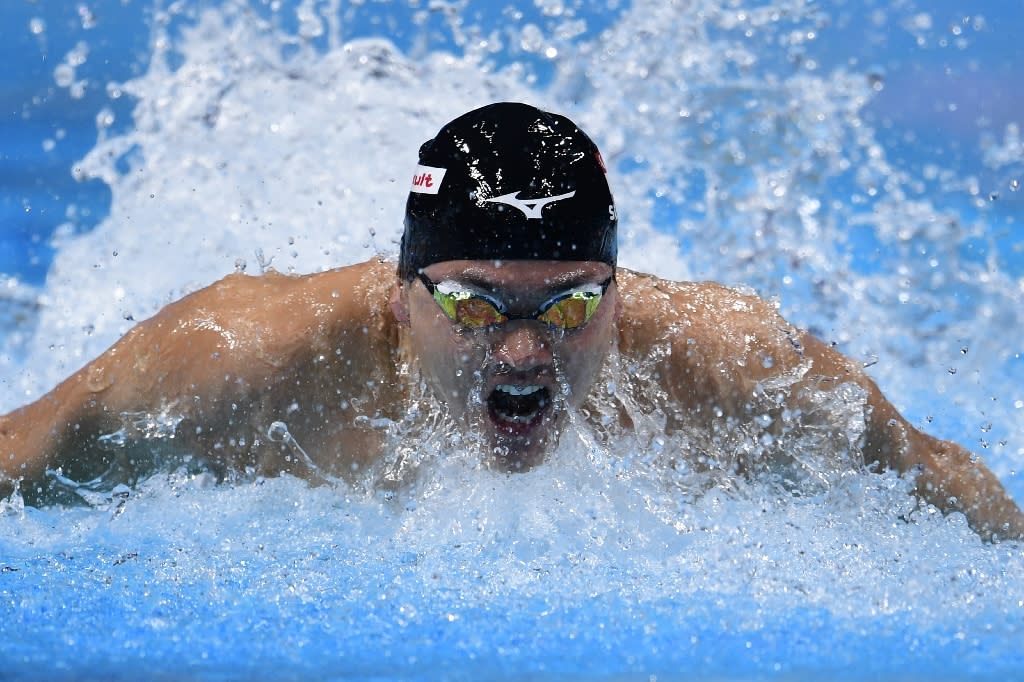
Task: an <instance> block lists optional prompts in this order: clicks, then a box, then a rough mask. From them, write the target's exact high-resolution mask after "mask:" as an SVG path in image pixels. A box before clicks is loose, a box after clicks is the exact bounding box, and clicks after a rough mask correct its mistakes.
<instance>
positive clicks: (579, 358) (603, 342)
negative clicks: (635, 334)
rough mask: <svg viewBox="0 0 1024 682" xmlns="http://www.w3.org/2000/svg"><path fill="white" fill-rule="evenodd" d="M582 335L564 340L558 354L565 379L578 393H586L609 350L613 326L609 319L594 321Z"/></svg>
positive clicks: (613, 333) (613, 330)
mask: <svg viewBox="0 0 1024 682" xmlns="http://www.w3.org/2000/svg"><path fill="white" fill-rule="evenodd" d="M594 322H596V323H597V324H593V323H592V324H590V325H587V327H586V329H585V330H584V331H583V333H581V334H578V335H576V336H574V337H572V338H569V339H566V341H565V344H564V346H563V348H562V352H561V353H560V355H561V357H562V366H563V368H564V371H565V374H566V377H567V378H568V379H569V381H570V382H572V383H573V387H574V388H575V389H576V391H577V393H578V392H583V393H586V392H587V391H588V390H589V389H590V386H591V384H592V383H593V382H594V379H595V378H596V377H597V373H598V371H600V369H601V365H602V364H604V359H605V358H606V357H607V355H608V352H609V351H610V350H611V345H612V340H613V339H614V337H615V325H614V321H613V320H612V319H611V318H602V319H600V320H594ZM581 397H582V396H581Z"/></svg>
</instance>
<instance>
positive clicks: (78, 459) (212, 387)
mask: <svg viewBox="0 0 1024 682" xmlns="http://www.w3.org/2000/svg"><path fill="white" fill-rule="evenodd" d="M249 279H255V278H249ZM252 289H253V287H252V286H251V285H250V284H248V283H246V282H244V281H243V280H242V279H240V278H235V277H229V278H226V279H224V280H221V281H220V282H217V283H216V284H213V285H211V286H209V287H207V288H205V289H203V290H200V291H198V292H196V293H194V294H191V295H189V296H186V297H185V298H183V299H181V300H179V301H176V302H175V303H172V304H170V305H168V306H166V307H165V308H163V309H162V310H161V311H160V312H158V313H157V314H156V315H155V316H153V317H152V318H150V319H148V320H146V321H144V322H141V323H139V324H138V325H136V326H135V327H134V328H132V329H131V330H130V331H129V332H128V333H126V334H125V335H124V336H123V337H121V339H120V340H118V341H117V342H116V343H115V344H114V345H113V346H111V347H110V348H109V349H108V350H107V351H105V352H104V353H103V354H101V355H100V356H99V357H97V358H96V359H95V360H93V361H92V362H90V363H89V364H87V365H86V366H85V367H84V368H82V369H81V370H79V371H78V372H76V373H74V374H73V375H71V376H70V377H69V378H68V379H67V380H65V381H64V382H62V383H61V384H60V385H58V386H57V387H56V388H55V389H53V390H52V391H51V392H50V393H48V394H47V395H45V396H43V397H42V398H40V399H39V400H37V401H35V402H34V403H31V404H29V405H26V406H24V407H22V408H20V409H18V410H15V411H14V412H12V413H10V414H8V415H6V416H3V417H0V473H2V474H3V477H4V478H6V479H8V480H17V479H24V480H26V481H37V480H40V479H41V478H42V477H43V475H44V474H45V471H46V470H47V469H54V468H58V467H70V468H71V469H73V470H74V469H79V470H83V471H88V470H89V469H90V468H91V467H92V466H93V464H94V463H95V462H98V461H99V460H101V459H102V458H103V453H102V452H101V451H100V449H99V448H98V438H99V437H100V436H102V435H103V434H108V433H112V432H115V431H117V430H118V429H119V428H121V427H122V426H123V421H124V417H123V415H125V414H127V413H133V412H145V413H160V412H165V411H168V410H170V411H173V412H174V414H175V416H176V417H181V418H183V419H189V420H192V421H197V422H200V423H202V422H208V421H211V420H212V418H213V415H212V414H211V413H212V412H213V411H216V410H217V407H216V406H218V405H223V399H224V398H232V397H233V398H235V399H236V400H241V399H242V398H243V395H242V394H243V393H244V388H245V386H247V385H249V384H251V383H252V380H253V378H254V377H253V376H252V374H253V370H254V368H256V367H257V366H258V365H259V363H256V362H254V363H252V365H250V366H248V367H247V366H246V365H245V364H244V362H243V357H242V355H241V354H240V353H237V352H233V348H238V347H242V346H247V345H249V346H251V345H252V339H251V338H250V337H251V336H252V330H251V329H245V328H235V329H230V328H229V326H230V325H227V324H226V323H225V320H224V318H225V313H224V311H225V310H231V309H234V310H240V311H243V312H242V315H243V316H244V314H245V313H244V311H245V310H246V309H247V308H251V307H252V306H251V303H248V302H247V299H249V298H251V297H252V295H253V293H254V292H253V291H252ZM235 404H236V405H237V404H238V402H236V403H235ZM220 411H223V408H221V409H220ZM0 492H4V491H0Z"/></svg>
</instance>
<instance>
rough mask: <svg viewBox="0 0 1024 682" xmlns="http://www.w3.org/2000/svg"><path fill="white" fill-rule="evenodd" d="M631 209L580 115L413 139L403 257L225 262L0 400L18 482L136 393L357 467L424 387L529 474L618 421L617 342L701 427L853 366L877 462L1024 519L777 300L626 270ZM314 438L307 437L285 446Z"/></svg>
mask: <svg viewBox="0 0 1024 682" xmlns="http://www.w3.org/2000/svg"><path fill="white" fill-rule="evenodd" d="M617 218H618V216H617V213H616V208H615V203H614V201H613V199H612V195H611V192H610V190H609V186H608V182H607V179H606V171H605V166H604V162H603V161H602V159H601V155H600V153H599V152H598V149H597V147H596V146H595V145H594V143H593V142H592V141H591V140H590V138H589V137H588V136H587V135H586V134H585V133H583V132H582V131H581V130H580V129H579V128H578V127H577V126H576V125H575V124H574V123H572V122H571V121H570V120H569V119H567V118H565V117H563V116H560V115H556V114H551V113H547V112H543V111H540V110H538V109H536V108H533V107H531V106H527V105H524V104H516V103H498V104H492V105H489V106H485V107H483V108H481V109H478V110H475V111H472V112H469V113H467V114H464V115H462V116H460V117H459V118H457V119H455V120H454V121H452V122H450V123H449V124H447V125H446V126H444V127H443V128H442V129H441V130H440V132H439V133H438V134H437V136H436V137H434V138H433V139H432V140H429V141H427V142H426V143H424V144H423V145H422V146H421V148H420V151H419V165H418V166H417V168H416V170H415V172H414V173H413V178H412V184H411V187H410V192H409V196H408V201H407V205H406V216H405V230H404V233H403V236H402V242H401V248H400V253H399V259H398V263H397V267H396V265H395V264H394V263H389V262H387V261H386V260H384V259H381V258H375V259H372V260H370V261H368V262H365V263H361V264H357V265H352V266H348V267H342V268H339V269H336V270H332V271H328V272H323V273H318V274H311V275H305V276H289V275H283V274H280V273H276V272H273V271H270V272H267V273H265V274H262V275H260V276H248V275H244V274H232V275H229V276H227V277H225V278H224V279H222V280H220V281H219V282H216V283H214V284H212V285H210V286H208V287H206V288H205V289H202V290H200V291H197V292H195V293H193V294H191V295H189V296H186V297H184V298H182V299H181V300H179V301H177V302H175V303H172V304H170V305H168V306H166V307H165V308H163V309H162V310H161V311H160V312H159V313H157V314H156V315H155V316H153V317H152V318H150V319H149V320H146V321H145V322H142V323H140V324H138V325H137V326H136V327H134V328H133V329H132V330H131V331H129V332H128V333H127V334H125V335H124V336H123V337H122V338H121V339H120V340H119V341H118V342H117V343H115V344H114V345H113V346H112V347H111V348H110V349H109V350H107V351H106V352H104V353H103V354H102V355H100V356H99V357H98V358H96V359H95V360H93V361H92V362H90V363H89V364H88V365H86V366H85V367H84V368H83V369H81V370H80V371H78V372H77V373H75V374H73V375H72V376H71V377H70V378H68V379H67V380H65V381H64V382H63V383H61V384H60V385H59V386H57V387H56V388H55V389H53V390H52V391H51V392H50V393H49V394H47V395H45V396H43V397H42V398H40V399H38V400H36V401H35V402H33V403H31V404H28V405H26V406H24V407H21V408H20V409H17V410H15V411H14V412H12V413H10V414H8V415H6V416H3V417H0V473H2V475H3V479H4V481H5V483H4V484H5V485H6V487H7V490H6V492H5V494H9V493H10V492H11V490H12V489H13V486H14V484H15V482H17V483H18V485H20V486H21V489H22V491H28V490H32V489H41V488H42V487H45V485H46V484H47V483H46V481H47V471H48V470H49V471H60V472H61V475H62V476H65V477H69V478H71V479H76V477H79V476H87V475H95V472H96V470H97V469H96V467H97V466H98V463H99V466H100V468H99V471H102V470H103V468H102V466H103V465H104V464H103V462H105V461H107V460H109V459H110V457H111V455H110V452H109V447H107V448H106V449H105V448H104V447H102V446H103V443H102V439H103V438H104V437H107V438H109V434H111V433H123V434H125V437H127V438H128V439H129V440H130V439H131V438H132V437H133V432H132V431H131V430H128V431H125V430H124V429H125V415H133V414H135V415H138V414H155V415H159V414H163V415H173V420H172V422H171V423H172V425H173V434H172V435H173V436H174V438H175V442H176V443H177V444H180V446H181V447H182V448H184V449H186V450H188V451H190V452H194V453H196V454H197V455H199V456H202V457H204V458H207V459H209V460H212V461H215V462H219V463H220V464H221V465H223V466H224V467H227V468H235V469H236V470H249V471H256V472H259V473H261V474H268V475H269V474H275V473H279V472H282V471H292V470H294V466H297V465H293V464H289V463H288V462H289V461H291V462H293V463H296V462H299V461H300V460H301V461H302V462H305V463H308V464H312V465H313V466H315V467H316V470H317V471H321V472H326V475H330V476H344V475H345V473H346V472H351V471H353V470H360V469H363V468H365V467H367V466H370V465H372V464H373V463H374V462H375V461H378V460H380V458H381V457H382V456H383V455H384V454H385V452H386V448H385V438H386V429H375V428H372V427H368V426H367V423H368V422H369V423H375V422H380V423H392V424H393V423H398V422H400V421H401V420H402V419H403V418H404V417H405V416H406V415H408V414H409V412H410V410H411V408H412V407H413V404H414V403H416V402H417V401H421V402H422V400H421V399H422V398H423V397H424V396H427V397H429V401H430V402H432V403H433V404H435V405H438V406H440V409H442V410H444V411H445V418H446V419H449V420H451V423H454V424H457V425H459V428H460V429H462V430H463V431H464V432H465V433H471V434H475V437H476V438H477V440H476V441H474V442H477V443H479V445H480V449H481V456H482V457H483V458H484V459H485V460H486V462H487V463H488V465H489V466H493V467H496V468H500V469H503V470H508V471H525V470H528V469H531V468H534V467H536V466H537V465H539V464H540V463H541V462H542V461H543V460H544V457H545V454H546V453H548V452H550V451H551V449H552V448H553V447H554V446H555V444H556V443H557V441H558V438H559V434H560V433H562V432H564V431H565V429H566V426H567V422H568V420H569V419H570V416H572V415H576V416H579V418H580V419H584V420H585V419H590V420H595V421H596V420H598V419H601V418H602V417H604V418H607V415H608V414H609V412H608V410H606V409H605V410H602V409H599V408H600V406H599V405H598V407H594V405H597V404H598V403H600V402H601V401H602V400H603V401H606V402H607V400H608V399H609V398H608V394H609V393H610V392H613V391H611V390H610V389H609V388H608V387H607V385H606V382H600V384H599V382H598V377H599V376H600V375H601V373H602V371H606V369H607V367H606V366H607V365H608V364H609V363H618V367H620V368H630V371H629V372H627V373H626V374H629V376H626V374H620V376H622V377H625V378H626V379H629V380H623V381H620V382H618V387H617V388H616V389H615V390H617V391H633V392H634V393H636V394H637V395H630V396H624V398H623V399H624V400H629V401H631V404H643V405H646V406H647V407H648V408H650V409H652V410H654V411H656V412H657V413H659V414H661V415H662V416H663V417H664V419H663V424H664V426H663V428H664V430H665V432H666V434H667V435H671V434H672V433H673V432H686V433H687V434H691V435H693V436H694V437H695V439H696V440H697V441H699V440H700V438H701V437H705V438H706V442H708V443H712V442H715V439H719V440H721V439H722V438H725V439H728V437H729V434H731V433H735V432H742V430H743V427H744V425H746V424H750V423H753V422H758V423H759V424H761V426H760V428H762V429H763V432H764V433H765V434H768V435H773V436H775V437H776V438H780V437H782V436H784V435H785V434H787V433H790V432H792V431H793V430H799V429H800V428H801V427H802V425H804V426H807V427H808V428H810V427H813V426H814V424H813V422H814V420H819V421H820V420H821V419H822V416H821V415H822V414H826V412H822V411H821V410H818V409H816V408H815V405H816V404H815V402H814V401H815V400H816V398H815V396H820V395H822V393H823V392H824V393H826V394H827V393H828V392H830V391H837V390H839V389H840V388H842V387H846V388H849V387H854V388H855V389H856V393H857V395H859V396H861V400H862V401H863V403H864V409H863V414H864V417H863V424H861V426H862V427H863V431H862V432H861V433H860V435H859V439H858V441H857V443H856V447H857V448H859V450H860V452H861V453H862V454H863V461H864V462H865V463H867V464H868V465H877V466H878V467H881V468H891V469H895V470H897V471H899V472H901V473H912V474H913V475H914V476H915V477H916V478H915V481H916V483H915V485H916V491H917V494H918V495H919V496H920V497H921V498H923V499H924V500H926V501H927V502H929V503H931V504H933V505H935V506H936V507H937V508H939V509H941V510H942V511H944V512H954V511H959V512H962V513H963V514H964V515H965V516H966V518H967V519H968V522H969V523H970V525H971V527H972V528H973V529H974V530H975V531H977V532H978V533H979V534H980V535H981V536H982V537H985V538H993V537H997V538H1020V537H1022V536H1024V515H1022V514H1021V511H1020V510H1019V509H1018V507H1017V505H1016V504H1015V503H1014V502H1013V501H1012V500H1011V499H1010V498H1009V496H1008V495H1007V494H1006V492H1005V491H1004V489H1003V487H1002V485H1001V484H1000V482H999V480H998V479H997V478H996V477H995V476H994V475H993V474H992V473H991V472H990V471H989V470H988V469H987V468H986V467H985V466H984V464H982V463H981V462H980V460H978V459H977V458H976V457H974V456H973V455H972V454H971V453H970V452H968V451H966V450H965V449H963V448H961V447H960V446H958V445H956V444H954V443H951V442H946V441H941V440H937V439H935V438H933V437H931V436H928V435H926V434H924V433H922V432H920V431H918V430H917V429H915V428H914V427H913V426H912V425H911V424H910V423H908V422H907V420H906V419H904V418H903V417H902V416H901V415H900V414H899V413H898V412H897V410H896V409H895V408H894V407H893V406H892V405H891V404H890V403H889V402H888V401H887V400H886V399H885V397H884V396H883V395H882V394H881V393H880V392H879V389H878V388H877V387H876V385H875V384H874V382H873V381H872V380H871V379H870V378H868V376H867V375H866V374H865V373H864V372H863V371H862V368H861V367H860V366H859V365H858V363H856V362H854V361H852V360H850V359H849V358H847V357H845V356H843V355H842V354H840V353H839V352H838V351H837V350H835V349H834V348H833V347H832V346H831V345H829V344H827V343H824V342H822V341H820V340H819V339H817V338H815V337H814V336H812V335H810V334H809V333H807V332H804V331H801V330H800V329H798V328H796V327H794V326H792V325H790V324H789V323H788V322H786V321H785V320H784V319H782V318H781V317H780V316H779V315H778V313H777V312H776V310H775V308H774V307H773V306H772V305H771V304H769V303H767V302H765V301H763V300H761V299H759V298H757V297H755V296H751V295H745V294H741V293H738V292H736V291H733V290H731V289H728V288H725V287H723V286H719V285H716V284H712V283H681V282H669V281H665V280H661V279H658V278H656V277H653V276H650V275H645V274H641V273H637V272H631V271H628V270H626V269H623V268H617V267H616V255H617V242H616V230H617V223H618V220H617ZM637 368H640V369H637ZM620 371H622V372H625V371H626V370H625V369H622V370H620ZM641 374H642V375H643V376H644V377H647V379H646V380H647V382H648V383H647V384H646V385H645V384H644V383H643V382H642V381H640V379H639V375H641ZM633 375H636V376H633ZM598 385H600V390H598V389H597V388H595V387H596V386H598ZM640 393H643V394H644V395H640ZM617 414H619V417H617V418H618V419H619V420H620V421H621V422H622V424H621V425H622V426H623V427H628V425H629V424H628V422H629V415H628V414H624V413H623V411H621V410H620V411H619V413H617ZM804 422H806V424H804ZM832 426H833V427H835V428H836V429H839V430H845V429H847V428H848V425H847V424H833V425H832ZM844 432H845V431H844ZM105 434H106V436H105ZM702 434H703V436H702ZM297 444H301V457H283V456H282V452H283V451H284V450H287V448H288V447H297ZM685 454H686V453H680V456H685ZM735 469H736V472H735V473H738V474H739V473H742V470H743V462H742V461H739V462H738V463H737V465H736V467H735ZM78 480H82V479H81V478H78Z"/></svg>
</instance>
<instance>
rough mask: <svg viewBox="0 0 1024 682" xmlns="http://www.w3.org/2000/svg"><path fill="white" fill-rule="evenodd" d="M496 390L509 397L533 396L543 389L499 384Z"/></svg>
mask: <svg viewBox="0 0 1024 682" xmlns="http://www.w3.org/2000/svg"><path fill="white" fill-rule="evenodd" d="M494 388H495V390H498V391H501V392H502V393H508V394H509V395H532V394H534V393H536V392H537V391H539V390H540V389H541V387H540V386H513V385H512V384H498V385H497V386H495V387H494Z"/></svg>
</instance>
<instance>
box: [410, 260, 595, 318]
mask: <svg viewBox="0 0 1024 682" xmlns="http://www.w3.org/2000/svg"><path fill="white" fill-rule="evenodd" d="M419 278H420V281H421V282H423V285H424V286H425V287H427V291H429V292H430V295H431V296H433V297H434V300H435V301H436V302H437V304H438V305H439V306H441V310H443V311H444V313H445V315H447V316H448V318H449V319H450V320H451V321H452V322H454V323H456V324H459V325H462V326H463V327H466V328H468V329H483V328H486V327H493V326H495V325H499V324H502V323H503V322H507V321H508V320H539V321H541V322H543V323H544V324H546V325H548V326H549V327H551V328H553V329H560V330H568V329H579V328H580V327H582V326H583V325H585V324H586V323H587V322H590V318H592V317H593V316H594V312H596V311H597V306H598V305H599V304H600V303H601V298H602V297H603V296H604V292H605V291H607V290H608V285H609V284H611V282H612V278H611V277H609V278H608V279H606V280H605V281H603V282H601V283H600V284H588V285H584V286H581V287H577V288H575V289H570V290H568V291H565V292H563V293H560V294H558V295H557V296H555V297H553V298H551V299H548V300H547V301H546V302H545V303H544V304H543V305H541V306H540V307H539V308H537V309H536V310H535V311H533V312H532V313H527V314H525V315H523V314H517V313H510V312H508V309H507V308H506V306H505V305H504V304H503V303H501V302H500V301H498V300H496V299H494V298H491V297H490V296H487V295H486V294H483V293H480V292H477V291H471V290H469V289H464V288H462V287H461V286H459V285H458V284H453V283H450V282H442V283H440V284H438V283H436V282H434V281H432V280H431V279H430V278H429V277H427V276H426V275H424V274H423V273H422V272H421V273H419Z"/></svg>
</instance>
